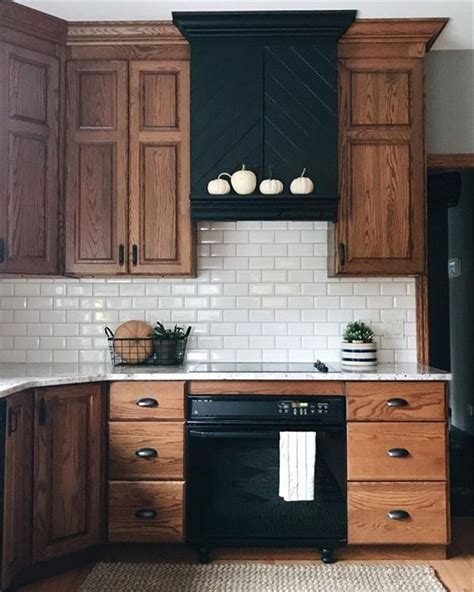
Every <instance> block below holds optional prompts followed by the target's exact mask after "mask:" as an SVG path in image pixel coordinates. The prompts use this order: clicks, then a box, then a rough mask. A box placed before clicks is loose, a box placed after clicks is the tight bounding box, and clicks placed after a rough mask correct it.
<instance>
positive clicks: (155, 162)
mask: <svg viewBox="0 0 474 592" xmlns="http://www.w3.org/2000/svg"><path fill="white" fill-rule="evenodd" d="M129 94H130V272H131V273H136V274H154V275H189V274H191V273H192V271H193V257H192V250H193V233H192V227H191V221H190V208H189V175H190V170H189V150H190V148H189V65H188V64H187V63H186V62H131V64H130V91H129Z"/></svg>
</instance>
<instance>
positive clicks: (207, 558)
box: [198, 547, 211, 563]
mask: <svg viewBox="0 0 474 592" xmlns="http://www.w3.org/2000/svg"><path fill="white" fill-rule="evenodd" d="M198 557H199V563H210V562H211V550H210V549H209V548H208V547H201V548H200V549H199V551H198Z"/></svg>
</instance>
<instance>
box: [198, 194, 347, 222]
mask: <svg viewBox="0 0 474 592" xmlns="http://www.w3.org/2000/svg"><path fill="white" fill-rule="evenodd" d="M191 217H192V219H193V220H207V221H210V222H211V221H218V222H235V221H238V220H266V221H269V220H293V221H301V220H311V221H314V220H321V221H328V222H335V221H336V219H337V199H334V198H333V197H319V196H314V195H313V196H311V195H292V194H279V195H269V196H263V195H260V194H256V195H243V196H242V195H224V196H222V197H221V196H209V195H193V196H192V197H191Z"/></svg>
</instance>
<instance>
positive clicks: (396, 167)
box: [336, 58, 425, 275]
mask: <svg viewBox="0 0 474 592" xmlns="http://www.w3.org/2000/svg"><path fill="white" fill-rule="evenodd" d="M339 75H340V86H341V88H340V123H339V127H340V139H339V142H340V161H341V162H340V168H339V184H340V207H339V219H338V224H337V235H336V243H337V245H336V246H337V247H338V255H339V257H338V261H337V264H336V266H337V267H336V271H337V273H338V274H341V275H344V274H347V275H358V274H360V275H364V274H366V275H408V274H416V273H421V272H423V270H424V267H425V234H424V228H425V180H424V177H425V167H424V122H423V117H424V115H423V114H424V104H423V62H422V60H420V59H388V58H387V59H383V60H382V59H375V58H369V59H365V60H361V59H349V60H343V61H341V63H340V68H339Z"/></svg>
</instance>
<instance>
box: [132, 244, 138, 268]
mask: <svg viewBox="0 0 474 592" xmlns="http://www.w3.org/2000/svg"><path fill="white" fill-rule="evenodd" d="M132 264H133V265H138V247H137V245H132Z"/></svg>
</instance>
